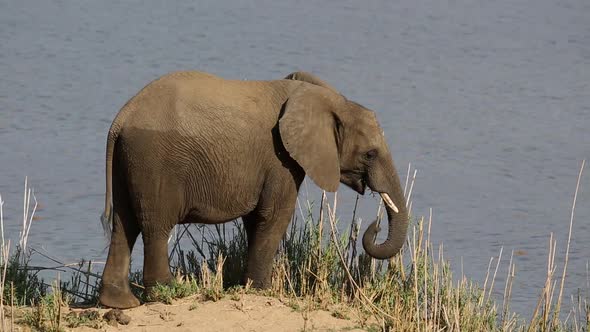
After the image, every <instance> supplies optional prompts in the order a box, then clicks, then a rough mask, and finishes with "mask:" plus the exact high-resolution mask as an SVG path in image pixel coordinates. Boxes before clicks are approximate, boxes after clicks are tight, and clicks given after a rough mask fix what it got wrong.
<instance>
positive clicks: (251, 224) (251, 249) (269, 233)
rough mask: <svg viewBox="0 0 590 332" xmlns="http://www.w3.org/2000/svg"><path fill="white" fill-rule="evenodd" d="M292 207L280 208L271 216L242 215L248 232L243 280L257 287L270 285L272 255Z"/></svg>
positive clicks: (290, 215) (275, 251) (283, 231)
mask: <svg viewBox="0 0 590 332" xmlns="http://www.w3.org/2000/svg"><path fill="white" fill-rule="evenodd" d="M292 214H293V208H288V209H284V210H281V211H280V212H279V213H277V214H276V215H274V216H272V217H265V216H261V215H259V214H256V213H253V214H252V215H249V216H247V217H244V222H245V228H246V233H247V234H248V260H247V262H248V263H247V266H246V273H245V275H244V282H245V283H247V282H248V281H249V280H251V281H252V286H253V287H255V288H259V289H267V288H270V287H271V276H272V267H273V263H274V257H275V255H276V253H277V250H278V248H279V244H280V242H281V239H282V238H283V236H284V235H285V232H286V231H287V227H288V225H289V222H290V221H291V217H292Z"/></svg>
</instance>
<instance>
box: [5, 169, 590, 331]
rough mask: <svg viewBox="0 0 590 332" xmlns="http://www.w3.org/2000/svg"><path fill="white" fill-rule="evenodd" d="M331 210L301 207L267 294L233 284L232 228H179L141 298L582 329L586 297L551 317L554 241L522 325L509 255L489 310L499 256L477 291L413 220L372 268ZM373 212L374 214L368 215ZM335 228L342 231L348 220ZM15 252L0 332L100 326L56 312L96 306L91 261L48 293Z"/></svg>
mask: <svg viewBox="0 0 590 332" xmlns="http://www.w3.org/2000/svg"><path fill="white" fill-rule="evenodd" d="M580 176H581V173H580ZM576 192H577V190H576ZM0 201H1V199H0ZM574 202H575V201H574ZM336 205H337V195H335V197H334V202H333V203H332V204H328V203H327V201H326V198H325V196H323V197H322V199H321V200H320V202H319V204H317V205H314V204H313V203H311V202H307V205H306V209H305V212H304V213H303V217H301V216H299V217H295V218H294V220H293V221H292V223H291V226H290V228H289V231H288V233H287V235H286V236H285V238H284V239H283V241H282V243H281V247H280V249H279V253H278V255H277V257H276V259H275V266H274V270H273V278H272V287H271V289H270V290H266V291H256V290H253V289H251V288H250V286H249V285H246V286H237V285H238V282H239V278H240V275H241V271H242V269H243V267H244V265H245V261H244V258H245V254H246V243H247V241H246V234H245V231H244V229H243V227H242V224H241V223H239V222H235V223H234V224H233V225H231V224H228V225H218V226H213V227H205V226H203V225H183V226H179V230H180V231H179V233H178V234H177V235H176V237H175V239H176V241H174V243H173V245H172V251H171V265H172V270H173V271H174V273H175V275H177V279H176V280H175V281H174V282H173V283H172V284H171V285H159V286H157V287H156V290H155V292H154V293H153V294H152V298H151V299H149V300H152V301H154V300H156V301H161V302H164V303H168V304H169V303H172V302H173V301H174V300H175V299H178V298H182V297H187V296H190V295H196V296H197V297H196V299H195V304H194V308H197V306H198V304H197V301H206V300H211V301H217V300H219V299H221V298H224V297H229V298H230V299H232V300H234V301H238V302H239V301H240V299H241V296H242V295H243V294H245V293H252V292H254V293H261V294H264V295H270V296H276V297H279V298H282V299H285V300H286V302H288V303H290V304H291V307H292V308H293V309H294V310H296V311H298V312H300V313H301V315H302V316H303V318H304V320H305V321H307V320H306V317H307V315H308V314H309V312H310V311H312V310H315V309H318V308H321V309H325V310H330V311H331V312H332V315H333V316H334V317H339V318H342V319H350V320H352V321H354V322H356V323H357V324H358V326H359V327H361V328H364V329H366V330H369V331H423V330H428V331H434V330H436V331H455V330H461V331H590V302H589V301H588V294H587V293H586V294H585V295H580V296H579V297H578V298H577V299H575V301H576V302H575V305H573V306H572V307H571V309H570V310H569V312H568V313H567V315H566V314H565V313H563V314H560V313H561V312H562V311H563V309H562V305H561V301H562V297H563V281H564V280H565V275H566V273H565V271H566V268H567V255H566V257H565V259H564V261H563V264H562V267H561V269H560V270H558V269H557V262H556V260H555V258H556V257H555V252H556V245H555V241H554V239H553V237H551V239H550V244H549V255H548V267H547V271H548V273H547V279H546V283H545V287H544V288H543V289H542V290H541V292H540V297H539V302H538V305H537V307H536V309H535V310H534V314H533V316H532V318H530V319H524V318H521V317H518V316H517V315H516V314H514V313H512V312H511V311H510V299H511V293H512V286H513V281H514V278H515V266H514V264H513V261H512V256H511V257H510V260H509V262H508V264H509V269H508V270H509V272H508V275H507V278H506V283H505V284H504V285H502V287H503V294H504V296H503V299H501V301H499V302H498V300H497V299H494V297H493V296H492V294H493V293H494V292H496V293H497V292H498V291H502V289H498V287H499V285H497V283H496V282H495V281H496V277H497V271H498V267H499V266H500V264H501V262H502V256H503V253H502V251H500V253H499V255H498V257H497V258H496V257H494V258H492V260H491V261H490V265H489V268H488V273H487V277H486V279H485V281H484V284H483V285H477V284H475V283H473V282H471V281H469V280H468V279H467V278H465V277H464V276H461V277H460V278H458V277H456V276H454V275H453V273H452V271H451V269H450V266H449V264H448V262H447V261H446V260H445V259H444V255H443V246H442V245H440V246H437V247H435V246H434V245H433V244H432V243H431V242H430V225H431V218H428V219H425V218H420V219H415V220H413V222H412V226H411V227H410V231H409V234H408V241H407V243H406V246H405V247H404V252H403V253H402V254H401V255H399V256H397V257H395V258H393V259H391V260H389V261H377V260H374V259H371V258H370V257H368V256H366V255H365V254H364V253H363V252H360V251H357V248H356V244H357V239H358V235H359V230H360V225H359V223H358V220H357V219H356V218H355V216H352V220H353V223H352V225H351V226H350V227H349V228H348V229H347V231H346V232H344V233H342V234H341V233H339V232H338V229H342V227H338V223H339V222H340V221H339V220H338V218H337V217H336V212H335V209H336ZM574 208H575V203H574ZM0 209H1V206H0ZM381 213H382V211H381V209H380V210H379V211H378V212H377V215H378V216H380V215H381ZM25 215H26V214H25ZM29 217H31V218H32V216H29ZM343 222H344V223H345V224H350V223H349V221H348V220H345V221H343ZM572 223H573V208H572V219H571V220H570V225H572ZM570 234H571V227H570ZM180 239H183V241H185V242H187V241H188V242H189V243H191V244H192V248H191V250H188V251H184V250H182V249H181V248H180V246H179V244H178V243H179V241H180ZM22 243H26V240H25V241H24V242H23V241H21V244H22ZM184 244H186V243H184ZM183 246H184V247H185V248H186V247H187V246H186V245H183ZM18 248H19V249H17V250H16V251H15V254H14V255H10V254H9V250H10V243H9V242H8V243H7V244H5V243H4V242H3V246H2V253H3V255H2V257H1V260H0V268H1V271H2V274H0V277H1V278H2V279H1V280H0V281H1V284H0V287H1V288H0V291H1V292H0V294H2V299H1V301H0V305H2V306H10V307H11V308H12V309H13V310H11V311H7V310H4V308H0V315H2V317H0V318H1V319H2V321H1V322H0V324H2V328H3V329H4V330H7V331H8V330H10V326H11V325H10V324H11V323H10V322H11V320H13V319H15V318H14V312H15V311H14V308H15V307H18V306H22V305H27V306H30V307H31V309H30V311H29V313H28V314H25V315H24V316H23V317H21V318H18V320H20V322H21V323H26V324H28V325H30V326H31V327H33V328H35V329H37V330H41V331H60V330H62V329H63V327H76V326H80V325H86V326H100V324H102V322H101V318H100V317H99V316H98V315H97V314H92V313H90V314H88V315H78V316H76V315H74V316H64V315H62V310H61V309H60V308H61V307H62V306H67V305H69V304H71V303H72V302H86V303H92V304H96V298H97V291H98V288H97V284H98V281H99V277H100V276H99V275H96V274H93V273H92V272H91V271H92V263H91V262H81V263H80V264H77V265H68V264H63V263H59V262H57V261H56V263H59V264H58V265H59V268H60V269H61V268H64V267H67V268H68V269H70V270H71V271H72V273H71V279H70V280H69V281H68V282H60V281H59V280H58V281H56V283H54V285H53V287H51V290H50V289H49V288H48V286H47V285H46V284H45V283H44V282H43V281H42V280H41V279H39V278H38V276H37V272H38V271H39V269H38V268H33V267H31V266H29V265H28V262H29V258H30V255H31V254H40V253H38V252H35V251H27V249H26V245H24V246H22V247H20V246H19V247H18ZM567 252H569V243H568V251H567ZM504 256H506V255H504ZM505 260H506V259H505ZM54 269H57V268H54ZM560 272H563V273H562V274H560ZM58 279H59V278H58ZM130 281H131V282H132V285H134V286H133V288H134V291H136V292H137V294H139V295H141V290H142V286H141V273H140V272H134V273H132V275H130ZM587 291H588V290H587ZM238 306H239V304H236V307H238ZM191 308H193V307H191ZM5 312H9V314H6V315H5ZM11 315H12V316H11ZM62 316H63V317H62Z"/></svg>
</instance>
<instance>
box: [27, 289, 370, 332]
mask: <svg viewBox="0 0 590 332" xmlns="http://www.w3.org/2000/svg"><path fill="white" fill-rule="evenodd" d="M84 310H85V309H65V310H64V311H65V312H64V315H67V314H68V313H69V312H71V311H73V312H76V313H78V314H79V313H80V312H83V311H84ZM91 310H98V311H99V315H100V317H103V316H104V315H105V313H107V312H109V309H91ZM337 312H343V311H342V310H341V309H340V310H338V309H336V308H332V309H331V311H326V310H313V311H309V310H294V309H293V308H291V307H290V306H289V305H288V303H287V302H286V301H281V300H279V299H277V298H273V297H266V296H259V295H251V294H245V295H241V296H240V297H239V299H236V298H234V299H230V298H229V297H225V298H224V299H222V300H219V301H216V302H213V301H201V300H198V299H196V298H194V297H192V298H190V297H189V298H185V299H182V300H178V301H175V302H174V303H173V304H171V305H166V304H161V303H152V304H147V305H142V306H140V307H137V308H133V309H129V310H124V311H123V313H124V314H125V315H128V316H129V317H130V318H131V321H130V322H129V324H128V325H121V324H116V325H117V326H112V325H109V324H108V323H106V322H104V321H102V322H101V323H100V324H99V325H100V328H99V329H98V331H166V332H172V331H362V330H363V329H361V328H359V324H358V322H355V319H354V318H355V317H353V316H352V315H351V314H350V313H347V314H345V315H348V316H351V317H349V318H350V319H348V318H337V317H336V316H340V317H342V316H343V315H341V314H338V313H337ZM345 315H344V316H345ZM112 324H113V325H115V324H114V323H112ZM18 330H20V331H27V330H29V329H28V328H27V327H23V326H19V329H18ZM65 330H66V331H97V329H93V328H90V327H78V328H75V329H70V328H65Z"/></svg>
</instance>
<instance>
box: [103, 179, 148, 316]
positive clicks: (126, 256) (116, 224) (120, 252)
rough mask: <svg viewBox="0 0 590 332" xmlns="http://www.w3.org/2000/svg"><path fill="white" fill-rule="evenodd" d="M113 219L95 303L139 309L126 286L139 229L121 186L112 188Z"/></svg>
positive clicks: (126, 195)
mask: <svg viewBox="0 0 590 332" xmlns="http://www.w3.org/2000/svg"><path fill="white" fill-rule="evenodd" d="M113 201H114V206H113V209H114V218H113V231H112V234H111V244H110V246H109V254H108V258H107V263H106V265H105V268H104V272H103V275H102V282H101V289H100V295H99V301H100V303H101V304H102V305H104V306H107V307H111V308H119V309H127V308H133V307H137V306H139V305H140V302H139V300H138V299H137V298H136V297H135V296H134V295H133V293H132V292H131V288H130V286H129V264H130V263H131V252H132V251H133V245H134V244H135V240H136V239H137V236H138V235H139V232H140V229H139V226H138V224H137V221H136V218H135V215H134V213H133V211H132V209H131V204H129V199H128V194H127V191H126V190H123V189H122V187H121V186H118V185H117V184H116V183H114V186H113Z"/></svg>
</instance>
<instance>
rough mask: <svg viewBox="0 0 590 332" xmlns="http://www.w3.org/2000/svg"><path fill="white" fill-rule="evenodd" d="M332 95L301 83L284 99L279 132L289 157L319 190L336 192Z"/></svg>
mask: <svg viewBox="0 0 590 332" xmlns="http://www.w3.org/2000/svg"><path fill="white" fill-rule="evenodd" d="M334 97H335V94H334V93H333V92H332V91H330V90H328V89H325V88H322V87H318V86H314V85H311V84H302V85H301V86H300V87H299V88H297V89H296V90H295V92H294V93H293V95H292V96H291V97H290V98H289V99H288V100H287V102H286V103H285V106H284V111H283V115H282V117H281V119H280V120H279V131H280V134H281V140H282V141H283V145H284V146H285V149H286V150H287V151H288V152H289V155H290V156H291V158H293V159H295V161H297V163H298V164H299V165H300V166H301V167H302V168H303V169H304V170H305V173H306V174H307V175H308V176H309V177H311V179H312V180H313V181H314V182H315V184H317V185H318V186H319V187H320V188H322V189H324V190H326V191H332V192H333V191H336V190H337V189H338V184H339V183H340V161H339V158H338V145H337V136H336V135H337V134H336V133H337V132H338V123H339V121H338V120H337V116H336V114H335V113H334V105H335V101H334V99H335V98H334Z"/></svg>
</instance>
